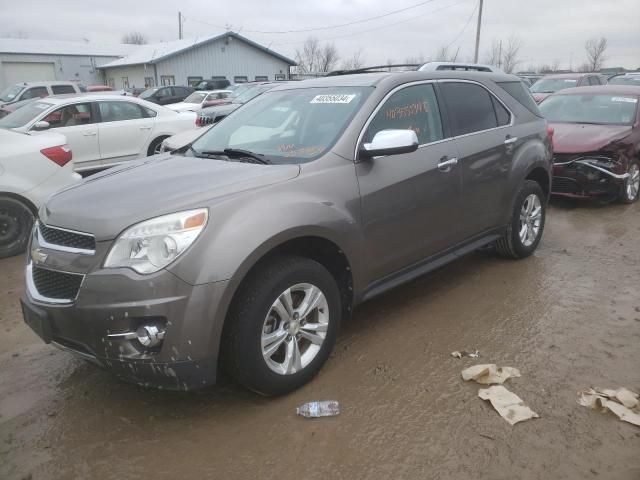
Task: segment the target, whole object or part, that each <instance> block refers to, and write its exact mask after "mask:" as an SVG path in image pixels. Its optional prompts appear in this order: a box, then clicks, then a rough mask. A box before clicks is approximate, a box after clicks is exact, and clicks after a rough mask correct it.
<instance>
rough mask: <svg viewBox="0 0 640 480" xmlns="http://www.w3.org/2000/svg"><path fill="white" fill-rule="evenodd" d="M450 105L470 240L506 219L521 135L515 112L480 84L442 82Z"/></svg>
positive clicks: (464, 226) (464, 222)
mask: <svg viewBox="0 0 640 480" xmlns="http://www.w3.org/2000/svg"><path fill="white" fill-rule="evenodd" d="M439 88H440V92H441V93H442V95H443V97H444V101H445V103H446V105H447V113H448V117H449V120H450V127H451V131H452V133H453V135H454V136H455V143H456V148H457V150H458V169H459V171H460V174H461V176H462V205H461V209H462V214H461V224H462V232H463V234H464V237H465V239H469V238H471V237H473V236H476V235H479V234H482V233H483V232H485V231H487V230H489V229H492V228H495V227H498V226H499V225H500V222H501V221H502V219H503V218H504V209H505V206H504V205H503V199H504V198H505V193H506V189H507V185H508V183H509V182H508V179H509V172H510V171H511V163H512V161H513V151H514V148H515V144H516V142H517V141H518V139H517V138H515V137H513V136H512V128H511V123H512V114H511V113H510V112H509V110H508V109H507V108H506V107H505V106H504V105H503V104H502V102H500V100H498V99H497V98H496V97H495V96H494V95H493V94H492V93H490V92H489V90H487V89H486V88H485V87H484V86H482V85H481V84H479V83H475V82H469V81H456V80H451V81H449V80H446V81H441V82H440V83H439Z"/></svg>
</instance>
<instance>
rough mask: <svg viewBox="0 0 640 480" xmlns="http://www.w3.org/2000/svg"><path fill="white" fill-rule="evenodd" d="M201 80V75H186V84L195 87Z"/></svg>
mask: <svg viewBox="0 0 640 480" xmlns="http://www.w3.org/2000/svg"><path fill="white" fill-rule="evenodd" d="M201 81H202V77H187V85H189V86H190V87H195V86H196V85H198V84H199V83H200V82H201Z"/></svg>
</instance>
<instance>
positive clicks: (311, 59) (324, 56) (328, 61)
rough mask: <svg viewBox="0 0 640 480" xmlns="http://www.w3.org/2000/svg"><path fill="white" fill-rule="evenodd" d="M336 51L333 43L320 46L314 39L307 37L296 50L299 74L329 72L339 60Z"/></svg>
mask: <svg viewBox="0 0 640 480" xmlns="http://www.w3.org/2000/svg"><path fill="white" fill-rule="evenodd" d="M339 58H340V57H339V55H338V49H337V48H336V46H335V45H334V44H333V43H327V44H326V45H324V46H322V45H320V40H318V39H317V38H316V37H309V38H307V39H306V40H305V42H304V44H303V45H302V49H296V63H297V64H298V69H299V70H300V73H324V72H330V71H331V70H333V68H334V67H335V66H336V64H337V63H338V60H339Z"/></svg>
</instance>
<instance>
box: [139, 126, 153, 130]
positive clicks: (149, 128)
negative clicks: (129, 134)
mask: <svg viewBox="0 0 640 480" xmlns="http://www.w3.org/2000/svg"><path fill="white" fill-rule="evenodd" d="M152 128H153V127H151V126H149V127H140V130H151V129H152Z"/></svg>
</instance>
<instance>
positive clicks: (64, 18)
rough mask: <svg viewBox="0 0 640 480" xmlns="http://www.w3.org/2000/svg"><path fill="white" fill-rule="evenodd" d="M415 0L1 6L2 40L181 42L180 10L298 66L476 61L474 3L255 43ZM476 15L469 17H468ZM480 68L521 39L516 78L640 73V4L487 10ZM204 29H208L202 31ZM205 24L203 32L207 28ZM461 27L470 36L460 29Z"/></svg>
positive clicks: (582, 2) (454, 2) (433, 5)
mask: <svg viewBox="0 0 640 480" xmlns="http://www.w3.org/2000/svg"><path fill="white" fill-rule="evenodd" d="M419 2H420V0H397V1H388V0H304V1H302V0H278V1H276V0H272V1H271V2H266V1H264V0H237V1H229V0H227V1H224V2H211V1H202V0H200V1H198V0H181V1H179V2H168V1H162V0H155V1H152V0H135V1H126V2H125V1H122V0H83V1H78V0H56V1H55V2H52V1H51V0H26V1H23V2H16V1H15V0H0V12H2V14H1V15H0V36H8V35H14V36H15V35H17V34H19V32H22V33H23V34H26V35H28V37H29V38H33V39H52V40H72V41H83V39H87V40H89V41H90V42H94V43H102V44H104V43H119V42H120V40H121V38H122V36H123V34H125V33H128V32H132V31H140V32H142V33H143V34H144V35H146V36H147V38H148V40H149V41H150V42H157V41H167V40H173V39H176V38H178V8H179V9H180V10H181V11H182V13H183V14H184V16H185V17H186V21H185V23H184V37H185V38H188V37H195V36H202V35H211V34H218V33H222V32H223V31H224V27H225V25H227V24H229V25H231V27H232V29H233V30H234V31H236V32H239V33H241V34H242V35H245V36H247V37H249V38H251V39H252V40H255V41H257V42H259V43H262V44H264V45H265V46H270V48H272V49H273V50H276V51H278V52H280V53H282V54H284V55H287V56H290V57H292V58H293V57H294V55H295V50H296V48H299V47H300V46H301V44H302V43H303V42H304V40H305V38H307V36H309V35H315V36H316V37H318V38H319V39H320V40H322V41H331V42H333V43H335V45H336V47H337V48H338V50H339V53H340V55H341V57H343V58H347V57H349V56H351V55H352V54H353V53H354V52H356V51H357V50H358V49H360V48H362V52H363V57H364V59H365V61H366V63H367V64H369V65H372V64H380V63H385V62H386V61H387V60H388V59H393V60H395V61H396V62H402V61H404V60H405V59H406V58H408V57H417V56H419V55H420V54H422V55H424V56H425V57H427V58H428V57H429V56H431V55H433V54H434V53H435V52H436V50H437V49H438V48H440V47H442V46H446V45H451V48H452V49H458V48H459V49H460V53H459V58H460V59H463V60H468V59H471V58H472V57H473V48H474V41H475V31H476V15H477V10H476V11H475V13H474V9H475V8H476V7H477V4H478V0H432V1H430V2H429V3H427V4H425V5H423V6H420V7H417V8H412V9H410V10H407V11H404V12H401V13H397V14H394V15H389V16H386V17H384V18H379V19H376V20H372V21H367V22H363V23H359V24H356V25H352V26H347V27H340V28H332V29H323V30H318V31H315V32H301V33H288V34H276V33H255V32H252V31H266V32H273V31H283V30H302V29H312V28H321V27H326V26H332V25H336V24H341V23H346V22H351V21H356V20H360V19H366V18H369V17H373V16H378V15H383V14H386V13H388V12H390V11H393V10H398V9H401V8H404V7H409V6H411V5H415V4H417V3H419ZM472 14H473V16H472ZM482 18H483V26H482V38H481V42H480V52H481V54H480V60H481V61H482V60H483V59H484V58H485V57H486V53H487V50H488V49H489V47H490V45H491V42H492V40H493V39H500V38H502V39H505V40H506V38H507V37H509V36H511V35H517V36H518V37H520V38H521V39H522V42H523V47H522V49H521V53H520V59H521V61H522V63H521V64H520V66H519V69H525V68H526V67H527V66H528V65H530V64H536V65H537V64H542V63H552V62H554V61H555V60H557V61H558V62H559V63H560V66H561V68H569V66H570V65H571V64H572V65H573V67H574V68H577V67H578V66H579V65H580V64H581V63H583V62H584V61H585V51H584V43H585V41H586V40H587V39H588V38H590V37H594V36H598V37H600V36H604V37H606V38H607V39H608V41H609V48H608V50H607V57H608V58H607V61H606V62H605V66H625V67H627V68H638V67H640V28H639V26H640V22H639V20H640V0H615V1H614V0H607V1H603V0H485V1H484V10H483V17H482ZM202 22H206V24H205V23H202ZM207 24H208V25H207ZM465 26H466V28H465Z"/></svg>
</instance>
